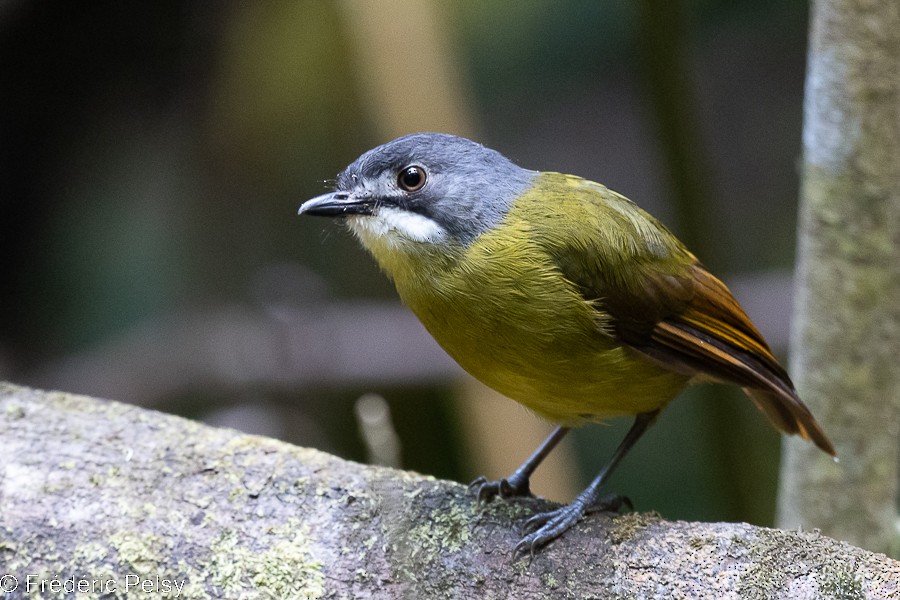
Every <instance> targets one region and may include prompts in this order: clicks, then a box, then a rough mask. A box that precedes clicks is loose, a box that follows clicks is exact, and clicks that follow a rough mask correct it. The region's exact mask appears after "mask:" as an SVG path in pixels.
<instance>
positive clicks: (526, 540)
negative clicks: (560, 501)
mask: <svg viewBox="0 0 900 600" xmlns="http://www.w3.org/2000/svg"><path fill="white" fill-rule="evenodd" d="M658 413H659V411H658V410H655V411H652V412H646V413H641V414H639V415H638V416H637V417H635V419H634V424H633V425H632V426H631V429H629V430H628V433H626V434H625V439H623V440H622V443H621V444H619V447H618V448H616V451H615V453H614V454H613V455H612V458H611V459H610V460H609V462H608V463H607V464H606V466H605V467H603V470H602V471H600V474H599V475H597V477H596V478H594V480H593V481H592V482H591V484H590V485H589V486H587V488H586V489H585V490H584V491H583V492H581V493H580V494H578V497H576V498H575V500H573V501H572V502H571V503H570V504H568V505H567V506H563V507H562V508H558V509H556V510H552V511H550V512H546V513H539V514H536V515H534V516H533V517H531V518H530V519H528V521H526V522H525V527H524V531H525V533H526V535H525V537H523V538H522V540H521V541H520V542H519V543H518V544H517V545H516V548H515V552H516V553H519V552H529V553H530V554H532V555H533V554H534V551H535V550H536V549H537V548H540V547H541V546H543V545H545V544H547V543H548V542H551V541H553V540H555V539H556V538H558V537H559V536H560V535H562V534H563V532H564V531H566V530H567V529H568V528H569V527H571V526H572V525H574V524H575V523H577V522H578V520H579V519H581V517H582V516H584V514H585V513H587V512H594V511H595V510H618V509H619V508H620V507H621V505H622V504H623V503H627V504H631V502H630V501H629V500H628V499H627V498H625V497H623V496H616V495H607V496H601V488H602V486H603V483H604V482H605V481H606V478H607V477H608V476H609V475H610V473H612V471H613V469H615V468H616V465H617V464H619V461H620V460H622V457H624V456H625V455H626V454H628V451H629V450H630V449H631V447H632V446H634V443H635V442H637V441H638V439H639V438H640V437H641V436H642V435H643V434H644V432H645V431H646V430H647V428H648V427H649V426H650V425H651V424H652V423H653V421H654V420H655V419H656V415H657V414H658Z"/></svg>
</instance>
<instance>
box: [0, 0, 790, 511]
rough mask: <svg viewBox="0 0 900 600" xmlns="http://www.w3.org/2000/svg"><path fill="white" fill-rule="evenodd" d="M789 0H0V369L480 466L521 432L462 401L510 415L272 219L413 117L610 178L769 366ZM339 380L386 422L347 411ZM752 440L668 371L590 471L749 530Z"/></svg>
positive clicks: (515, 445)
mask: <svg viewBox="0 0 900 600" xmlns="http://www.w3.org/2000/svg"><path fill="white" fill-rule="evenodd" d="M806 11H807V5H806V2H805V1H801V0H781V1H777V2H776V1H774V0H772V1H758V0H755V1H750V0H742V1H734V0H731V1H726V0H693V1H681V2H672V1H668V2H664V1H651V0H640V1H635V0H608V1H603V2H598V1H594V0H582V1H572V2H550V1H537V0H527V1H525V2H515V3H513V2H505V1H504V2H501V1H500V0H464V1H462V0H460V1H455V2H447V3H444V2H436V1H435V2H428V1H424V0H419V1H408V2H400V1H387V0H385V1H382V2H361V1H356V0H345V1H343V2H325V1H318V2H317V1H311V0H305V1H302V2H299V1H296V0H272V1H265V2H255V3H239V2H224V1H223V2H216V3H209V2H199V1H196V0H159V1H156V2H150V3H121V2H112V1H109V0H101V1H96V2H91V3H74V2H72V3H70V2H27V1H24V0H13V1H10V2H4V3H2V6H0V65H2V68H0V94H2V98H3V104H2V106H3V110H2V111H0V153H2V154H0V228H2V229H0V261H2V267H3V278H2V288H0V378H3V379H9V380H12V381H15V382H18V383H24V384H31V385H35V386H41V387H49V388H60V389H65V390H69V391H77V392H84V393H91V394H97V395H101V396H106V397H112V398H115V399H117V400H123V401H129V402H135V403H137V404H141V405H144V406H148V407H154V408H158V409H162V410H166V411H171V412H176V413H180V414H184V415H187V416H191V417H194V418H199V419H204V420H207V421H209V422H212V423H216V424H224V425H229V426H233V427H238V428H241V429H244V430H247V431H250V432H258V433H265V434H267V435H273V436H278V437H282V438H284V439H287V440H290V441H292V442H295V443H298V444H304V445H310V446H315V447H318V448H322V449H325V450H328V451H330V452H334V453H337V454H339V455H341V456H345V457H348V458H352V459H355V460H367V459H368V458H372V457H373V456H374V458H375V459H376V460H380V461H383V462H393V463H395V464H400V465H402V466H403V467H405V468H412V469H416V470H419V471H422V472H426V473H431V474H435V475H437V476H441V477H449V478H453V479H457V480H460V481H467V480H469V479H471V478H473V477H474V476H475V475H477V474H479V473H480V472H482V470H483V469H484V466H483V465H484V464H485V460H486V457H485V455H487V454H490V453H495V451H496V452H499V453H501V454H502V453H503V452H509V454H510V455H511V456H513V457H514V458H510V459H506V458H504V459H501V460H500V465H501V467H498V468H500V469H501V471H499V472H489V473H487V474H488V475H489V476H491V477H498V476H501V475H505V474H506V471H511V470H512V469H513V468H514V467H515V466H516V465H517V462H518V461H519V460H521V459H523V458H524V457H525V456H526V455H527V453H529V452H530V450H531V448H530V447H529V446H530V445H531V442H530V441H529V442H527V443H523V440H522V439H521V438H522V436H521V435H520V434H519V431H518V430H517V429H516V427H513V426H511V425H510V422H509V421H507V420H505V419H502V418H500V419H493V420H492V422H487V423H483V422H481V421H484V420H485V417H484V416H483V415H482V414H481V413H479V412H477V411H476V412H473V408H472V407H473V406H474V407H480V406H481V405H486V404H491V406H493V403H497V402H499V403H502V406H501V407H500V408H498V410H500V411H508V413H507V414H511V413H514V412H515V411H518V412H522V411H523V409H519V408H518V407H517V405H515V404H514V403H512V402H510V401H505V400H497V399H496V398H493V397H490V396H482V395H480V394H481V392H479V391H478V390H477V388H475V387H474V386H472V385H470V384H469V383H466V381H465V377H466V376H465V375H464V374H462V373H461V372H460V371H459V370H458V368H456V367H455V366H454V365H453V364H452V362H451V361H450V360H449V359H448V358H447V357H446V356H445V355H443V354H442V352H441V351H440V350H439V349H437V348H436V346H435V345H434V344H433V343H432V342H431V341H430V340H429V338H428V337H427V334H425V333H424V332H423V331H422V330H421V328H420V327H419V326H418V325H417V323H416V322H415V320H414V318H413V317H411V315H409V313H407V312H406V311H405V310H404V309H403V308H402V307H400V306H399V303H398V302H397V300H396V299H395V295H394V292H393V290H392V288H391V286H390V284H389V282H388V281H387V280H386V279H385V278H384V277H383V276H382V275H381V274H380V273H379V272H378V269H377V267H376V266H375V265H374V263H373V262H372V261H371V260H370V259H369V258H368V257H367V256H366V255H365V254H364V252H363V251H362V250H361V249H360V248H358V247H357V244H356V243H355V241H354V240H353V239H352V238H351V236H350V235H348V234H347V233H346V232H345V231H343V230H342V229H341V228H340V226H338V225H336V224H333V223H329V222H327V221H323V220H317V219H298V218H297V217H296V210H297V207H298V206H299V204H300V203H301V201H302V200H304V199H307V198H309V197H312V196H314V195H317V194H319V193H322V192H323V190H325V189H327V187H328V182H327V180H329V179H332V178H334V176H335V175H336V173H337V172H338V171H340V170H341V169H342V168H343V167H344V166H346V164H348V163H349V162H350V161H352V160H353V159H354V158H355V157H356V156H357V155H359V154H360V153H362V152H363V151H365V150H367V149H369V148H370V147H372V146H374V145H377V144H379V143H383V142H385V141H388V140H389V139H391V138H393V137H395V136H397V135H400V134H403V133H407V132H410V131H416V130H444V131H449V132H451V133H457V134H463V135H467V136H471V137H474V138H476V139H477V140H478V141H481V142H483V143H485V144H487V145H488V146H491V147H493V148H496V149H497V150H500V151H501V152H503V153H504V154H506V155H507V156H509V157H510V158H512V159H513V160H514V161H515V162H517V163H518V164H520V165H522V166H525V167H528V168H532V169H541V170H557V171H564V172H570V173H576V174H579V175H583V176H585V177H588V178H591V179H594V180H598V181H601V182H603V183H605V184H607V185H609V186H610V187H612V188H613V189H616V190H617V191H620V192H622V193H624V194H626V195H627V196H629V197H631V198H632V199H633V200H635V201H636V202H637V203H638V204H640V205H641V206H643V207H644V208H646V209H648V210H649V211H651V212H652V213H654V214H656V215H657V216H658V217H660V218H661V219H662V220H663V221H664V222H666V223H667V224H668V225H669V226H670V227H671V228H672V229H673V230H675V231H676V232H677V233H678V234H679V235H680V236H681V237H682V238H683V239H684V240H685V241H686V242H688V244H689V246H691V247H692V248H693V249H694V250H695V252H696V253H697V254H698V256H700V258H701V260H703V261H704V262H705V263H706V264H707V265H708V266H710V267H711V268H712V269H713V270H714V271H715V272H717V273H719V274H720V275H721V276H723V278H724V279H725V280H726V282H728V283H729V284H731V285H732V287H733V290H734V291H735V294H736V295H737V296H738V298H739V299H740V300H741V301H742V302H744V304H745V307H746V308H747V310H748V312H749V313H750V315H751V317H753V318H754V320H755V321H756V322H757V324H758V325H759V327H760V329H761V330H762V331H763V333H764V334H765V335H766V336H767V337H768V338H769V340H770V342H772V344H773V345H774V346H775V347H776V348H777V349H778V350H779V352H780V353H781V354H782V356H783V351H784V347H785V344H786V340H787V327H788V325H787V319H788V317H789V314H790V300H791V294H790V271H791V264H792V261H793V248H794V228H795V212H796V199H797V186H798V182H797V174H796V171H795V164H796V161H797V159H798V155H799V149H800V128H801V102H802V90H803V73H804V56H805V54H804V53H805V41H806V40H805V38H806V23H807V12H806ZM473 388H474V389H475V391H474V392H473V391H472V390H473ZM369 392H374V393H377V394H378V395H380V397H382V398H384V399H385V402H386V406H387V407H388V408H389V411H390V413H389V415H386V414H385V413H384V412H383V410H382V409H383V408H384V405H382V404H380V401H377V400H376V401H373V402H365V403H359V402H358V401H357V400H358V399H359V398H360V397H361V396H363V395H365V394H367V393H369ZM369 400H371V398H369ZM367 407H368V408H367ZM473 422H475V423H480V424H481V425H482V427H481V428H480V429H479V430H477V431H476V428H473V426H472V424H473ZM627 425H628V423H625V422H624V421H623V422H615V423H613V424H611V425H610V426H609V427H589V428H585V429H583V430H580V431H578V432H577V435H576V436H574V437H575V438H576V439H575V443H574V444H573V445H571V446H570V447H569V450H568V451H567V452H568V453H569V454H568V455H569V456H571V457H574V461H575V462H574V463H573V465H574V466H569V467H566V469H567V470H566V472H565V473H564V476H563V477H562V479H563V480H564V481H566V482H568V483H567V484H566V485H568V487H567V488H565V489H562V490H556V491H555V492H554V491H553V490H551V491H550V492H548V493H549V494H550V495H551V496H552V497H555V498H556V499H559V500H565V499H567V495H570V494H571V493H573V491H575V490H577V489H578V488H579V487H580V486H581V485H583V484H584V483H586V482H587V481H588V480H589V479H590V478H592V477H593V475H594V474H595V472H596V470H597V469H598V468H599V466H600V465H601V464H602V463H603V462H604V461H605V459H606V457H607V456H608V455H609V454H610V453H611V451H612V449H613V448H614V447H615V445H616V444H617V443H618V441H619V439H620V438H621V436H622V435H623V434H624V431H625V428H626V427H627ZM385 440H387V441H385ZM778 443H779V438H778V435H777V434H776V433H775V432H774V431H773V430H771V428H770V427H769V426H768V424H767V423H766V422H765V421H764V420H763V418H762V417H761V416H759V415H757V414H756V413H755V411H754V409H753V408H752V406H751V405H750V403H749V402H747V401H746V399H743V397H742V396H741V394H740V392H739V391H736V390H731V389H728V388H724V387H718V386H717V387H706V388H701V389H697V390H692V391H691V392H690V393H687V394H685V395H684V396H683V397H682V398H679V399H678V400H677V401H675V402H674V403H673V404H672V405H671V406H670V408H669V409H668V410H667V411H666V412H664V413H663V416H662V418H661V419H660V420H659V421H658V424H657V425H656V426H655V427H654V428H653V429H652V430H651V431H650V433H649V434H648V435H647V436H646V437H645V439H643V440H642V441H641V443H640V444H639V445H638V446H637V447H636V448H635V450H634V452H633V453H632V455H631V456H629V458H628V459H627V460H626V461H625V462H624V463H623V465H622V467H621V468H620V471H618V472H617V473H616V475H615V476H614V477H613V480H612V482H611V488H614V489H615V490H616V491H619V492H622V493H625V494H627V495H629V496H630V497H631V498H632V500H633V501H634V503H635V505H636V507H637V508H638V509H641V510H648V509H653V510H657V511H659V512H660V513H662V514H663V515H664V516H666V517H669V518H685V519H703V520H724V519H728V520H747V521H751V522H754V523H759V524H769V523H771V521H772V516H773V511H774V491H775V483H776V471H777V466H778ZM398 444H399V445H398ZM379 448H381V449H382V450H384V448H388V450H387V451H385V452H380V451H379ZM392 449H393V450H392ZM395 451H398V452H399V458H391V457H392V456H394V455H395V454H396V452H395ZM392 452H393V454H392Z"/></svg>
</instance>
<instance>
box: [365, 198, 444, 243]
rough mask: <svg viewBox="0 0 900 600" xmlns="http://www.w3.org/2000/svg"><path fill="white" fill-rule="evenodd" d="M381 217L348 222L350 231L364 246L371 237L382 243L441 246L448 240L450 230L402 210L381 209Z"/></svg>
mask: <svg viewBox="0 0 900 600" xmlns="http://www.w3.org/2000/svg"><path fill="white" fill-rule="evenodd" d="M377 210H378V214H375V215H367V216H353V217H349V218H348V219H347V222H348V223H347V224H348V225H349V226H350V229H352V230H353V232H354V233H356V235H358V236H359V237H360V238H361V239H362V241H363V243H365V242H366V240H367V238H381V240H380V241H382V242H385V241H387V242H393V243H402V242H405V241H412V242H427V243H431V244H434V243H437V242H440V241H441V240H443V239H444V238H446V237H447V231H446V230H445V229H444V228H443V227H441V226H440V225H439V224H438V223H437V222H436V221H433V220H432V219H429V218H428V217H425V216H423V215H420V214H416V213H413V212H409V211H407V210H403V209H400V208H394V207H388V206H381V207H379V208H378V209H377Z"/></svg>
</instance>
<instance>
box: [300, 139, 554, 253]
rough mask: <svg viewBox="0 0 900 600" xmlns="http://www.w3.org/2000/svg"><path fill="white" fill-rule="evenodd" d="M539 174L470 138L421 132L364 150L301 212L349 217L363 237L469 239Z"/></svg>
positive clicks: (431, 240)
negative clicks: (330, 187) (330, 189)
mask: <svg viewBox="0 0 900 600" xmlns="http://www.w3.org/2000/svg"><path fill="white" fill-rule="evenodd" d="M536 175H537V173H536V172H535V171H528V170H526V169H522V168H520V167H517V166H516V165H514V164H513V163H512V162H510V161H509V160H508V159H507V158H506V157H504V156H503V155H502V154H500V153H499V152H496V151H494V150H491V149H490V148H485V147H484V146H482V145H481V144H477V143H475V142H472V141H470V140H467V139H464V138H460V137H456V136H453V135H447V134H443V133H416V134H412V135H407V136H404V137H401V138H397V139H396V140H394V141H392V142H388V143H387V144H384V145H383V146H378V147H377V148H374V149H372V150H369V151H368V152H366V153H365V154H363V155H362V156H360V157H359V158H358V159H356V160H355V161H354V162H353V163H352V164H351V165H350V166H348V167H347V168H346V169H344V171H343V172H342V173H341V174H340V175H338V179H337V185H336V186H335V191H334V192H332V193H329V194H325V195H323V196H319V197H317V198H313V199H312V200H308V201H307V202H304V203H303V205H302V206H301V207H300V211H299V214H308V215H321V216H333V217H346V218H347V221H348V224H349V225H350V227H351V229H353V230H354V232H356V233H357V235H359V236H360V238H361V239H362V241H363V243H364V244H366V242H367V239H371V238H372V237H380V238H387V240H389V241H394V242H400V243H403V242H419V243H431V244H440V243H448V244H449V243H454V242H455V243H460V244H463V245H468V244H470V243H471V242H472V241H473V240H474V239H475V238H477V237H478V236H479V235H481V234H482V233H484V232H485V231H488V230H489V229H491V228H492V227H494V226H495V225H496V224H497V223H498V222H499V221H500V219H502V218H503V216H504V215H505V214H506V212H507V210H508V209H509V206H510V205H511V204H512V202H513V200H515V199H516V198H517V197H518V196H520V195H521V194H522V193H524V192H525V190H527V189H528V188H529V187H530V186H531V184H532V181H533V179H534V177H535V176H536ZM382 241H385V240H384V239H382Z"/></svg>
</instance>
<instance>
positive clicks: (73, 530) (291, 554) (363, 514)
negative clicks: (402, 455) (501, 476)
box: [0, 384, 900, 599]
mask: <svg viewBox="0 0 900 600" xmlns="http://www.w3.org/2000/svg"><path fill="white" fill-rule="evenodd" d="M0 440H2V443H3V446H4V448H3V450H4V451H3V456H2V459H0V460H2V463H0V593H2V592H5V593H6V594H7V595H6V596H5V597H6V598H31V597H49V596H54V597H55V596H61V595H63V594H64V593H65V592H67V591H77V592H79V593H78V594H77V597H79V598H82V597H83V598H98V597H101V596H102V597H110V596H115V597H130V596H133V597H136V598H137V597H141V598H145V597H148V596H147V593H146V592H147V591H151V592H154V591H155V592H159V593H161V595H162V596H163V597H171V598H174V597H180V598H237V597H240V598H246V599H255V598H371V597H377V598H416V599H418V598H437V597H440V598H481V597H485V598H545V597H547V598H563V597H574V598H598V597H622V598H666V599H668V598H673V597H674V598H679V597H681V598H685V597H690V598H726V597H740V598H757V597H759V598H792V599H793V598H813V597H820V596H823V595H829V596H828V597H832V596H833V597H841V598H889V597H896V595H897V594H898V593H900V562H897V561H893V560H891V559H889V558H887V557H886V556H884V555H880V554H874V553H871V552H867V551H865V550H860V549H858V548H854V547H852V546H850V545H849V544H846V543H843V542H838V541H836V540H833V539H830V538H827V537H825V536H823V535H821V534H819V533H817V532H797V531H779V530H773V529H764V528H759V527H753V526H750V525H746V524H731V523H711V524H707V523H686V522H668V521H665V520H663V519H661V518H660V517H659V516H657V515H654V514H643V513H632V514H627V515H622V516H610V515H607V514H598V515H592V516H590V517H589V518H586V519H585V520H584V521H583V522H582V523H580V524H578V525H577V526H576V527H574V528H573V529H572V530H570V531H568V532H567V533H566V534H565V535H564V536H563V537H562V538H560V539H559V540H557V541H555V542H554V543H553V544H551V545H550V546H549V547H548V548H546V549H544V550H541V551H539V552H538V553H537V555H536V556H535V557H534V558H533V560H532V559H530V558H529V557H527V556H526V557H521V558H514V557H513V556H512V555H511V552H510V551H511V548H512V547H513V546H514V545H515V543H516V542H517V541H518V536H519V534H518V531H519V528H520V526H521V524H522V521H523V519H525V518H526V517H527V516H528V515H530V514H532V513H533V512H534V511H536V510H539V509H544V508H547V507H548V506H549V504H548V503H546V502H544V501H541V500H537V499H523V500H516V501H496V500H495V501H494V502H491V503H490V504H488V505H486V506H484V507H478V506H477V505H476V503H475V501H474V500H473V499H472V497H471V496H470V495H469V494H468V493H467V491H466V488H465V487H463V486H461V485H459V484H456V483H450V482H446V481H437V480H434V479H431V478H428V477H422V476H420V475H417V474H414V473H406V472H402V471H396V470H392V469H386V468H379V467H367V466H363V465H358V464H354V463H350V462H347V461H344V460H341V459H339V458H335V457H332V456H329V455H327V454H323V453H321V452H318V451H315V450H309V449H304V448H297V447H294V446H290V445H288V444H285V443H282V442H278V441H276V440H272V439H267V438H261V437H256V436H251V435H243V434H241V433H238V432H236V431H232V430H224V429H214V428H211V427H207V426H204V425H201V424H198V423H195V422H193V421H188V420H185V419H182V418H178V417H173V416H169V415H164V414H161V413H156V412H152V411H147V410H143V409H139V408H136V407H133V406H128V405H125V404H119V403H115V402H106V401H102V400H95V399H92V398H88V397H85V396H74V395H69V394H64V393H59V392H49V393H47V392H40V391H36V390H31V389H27V388H22V387H17V386H13V385H10V384H0ZM104 594H105V595H104Z"/></svg>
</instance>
